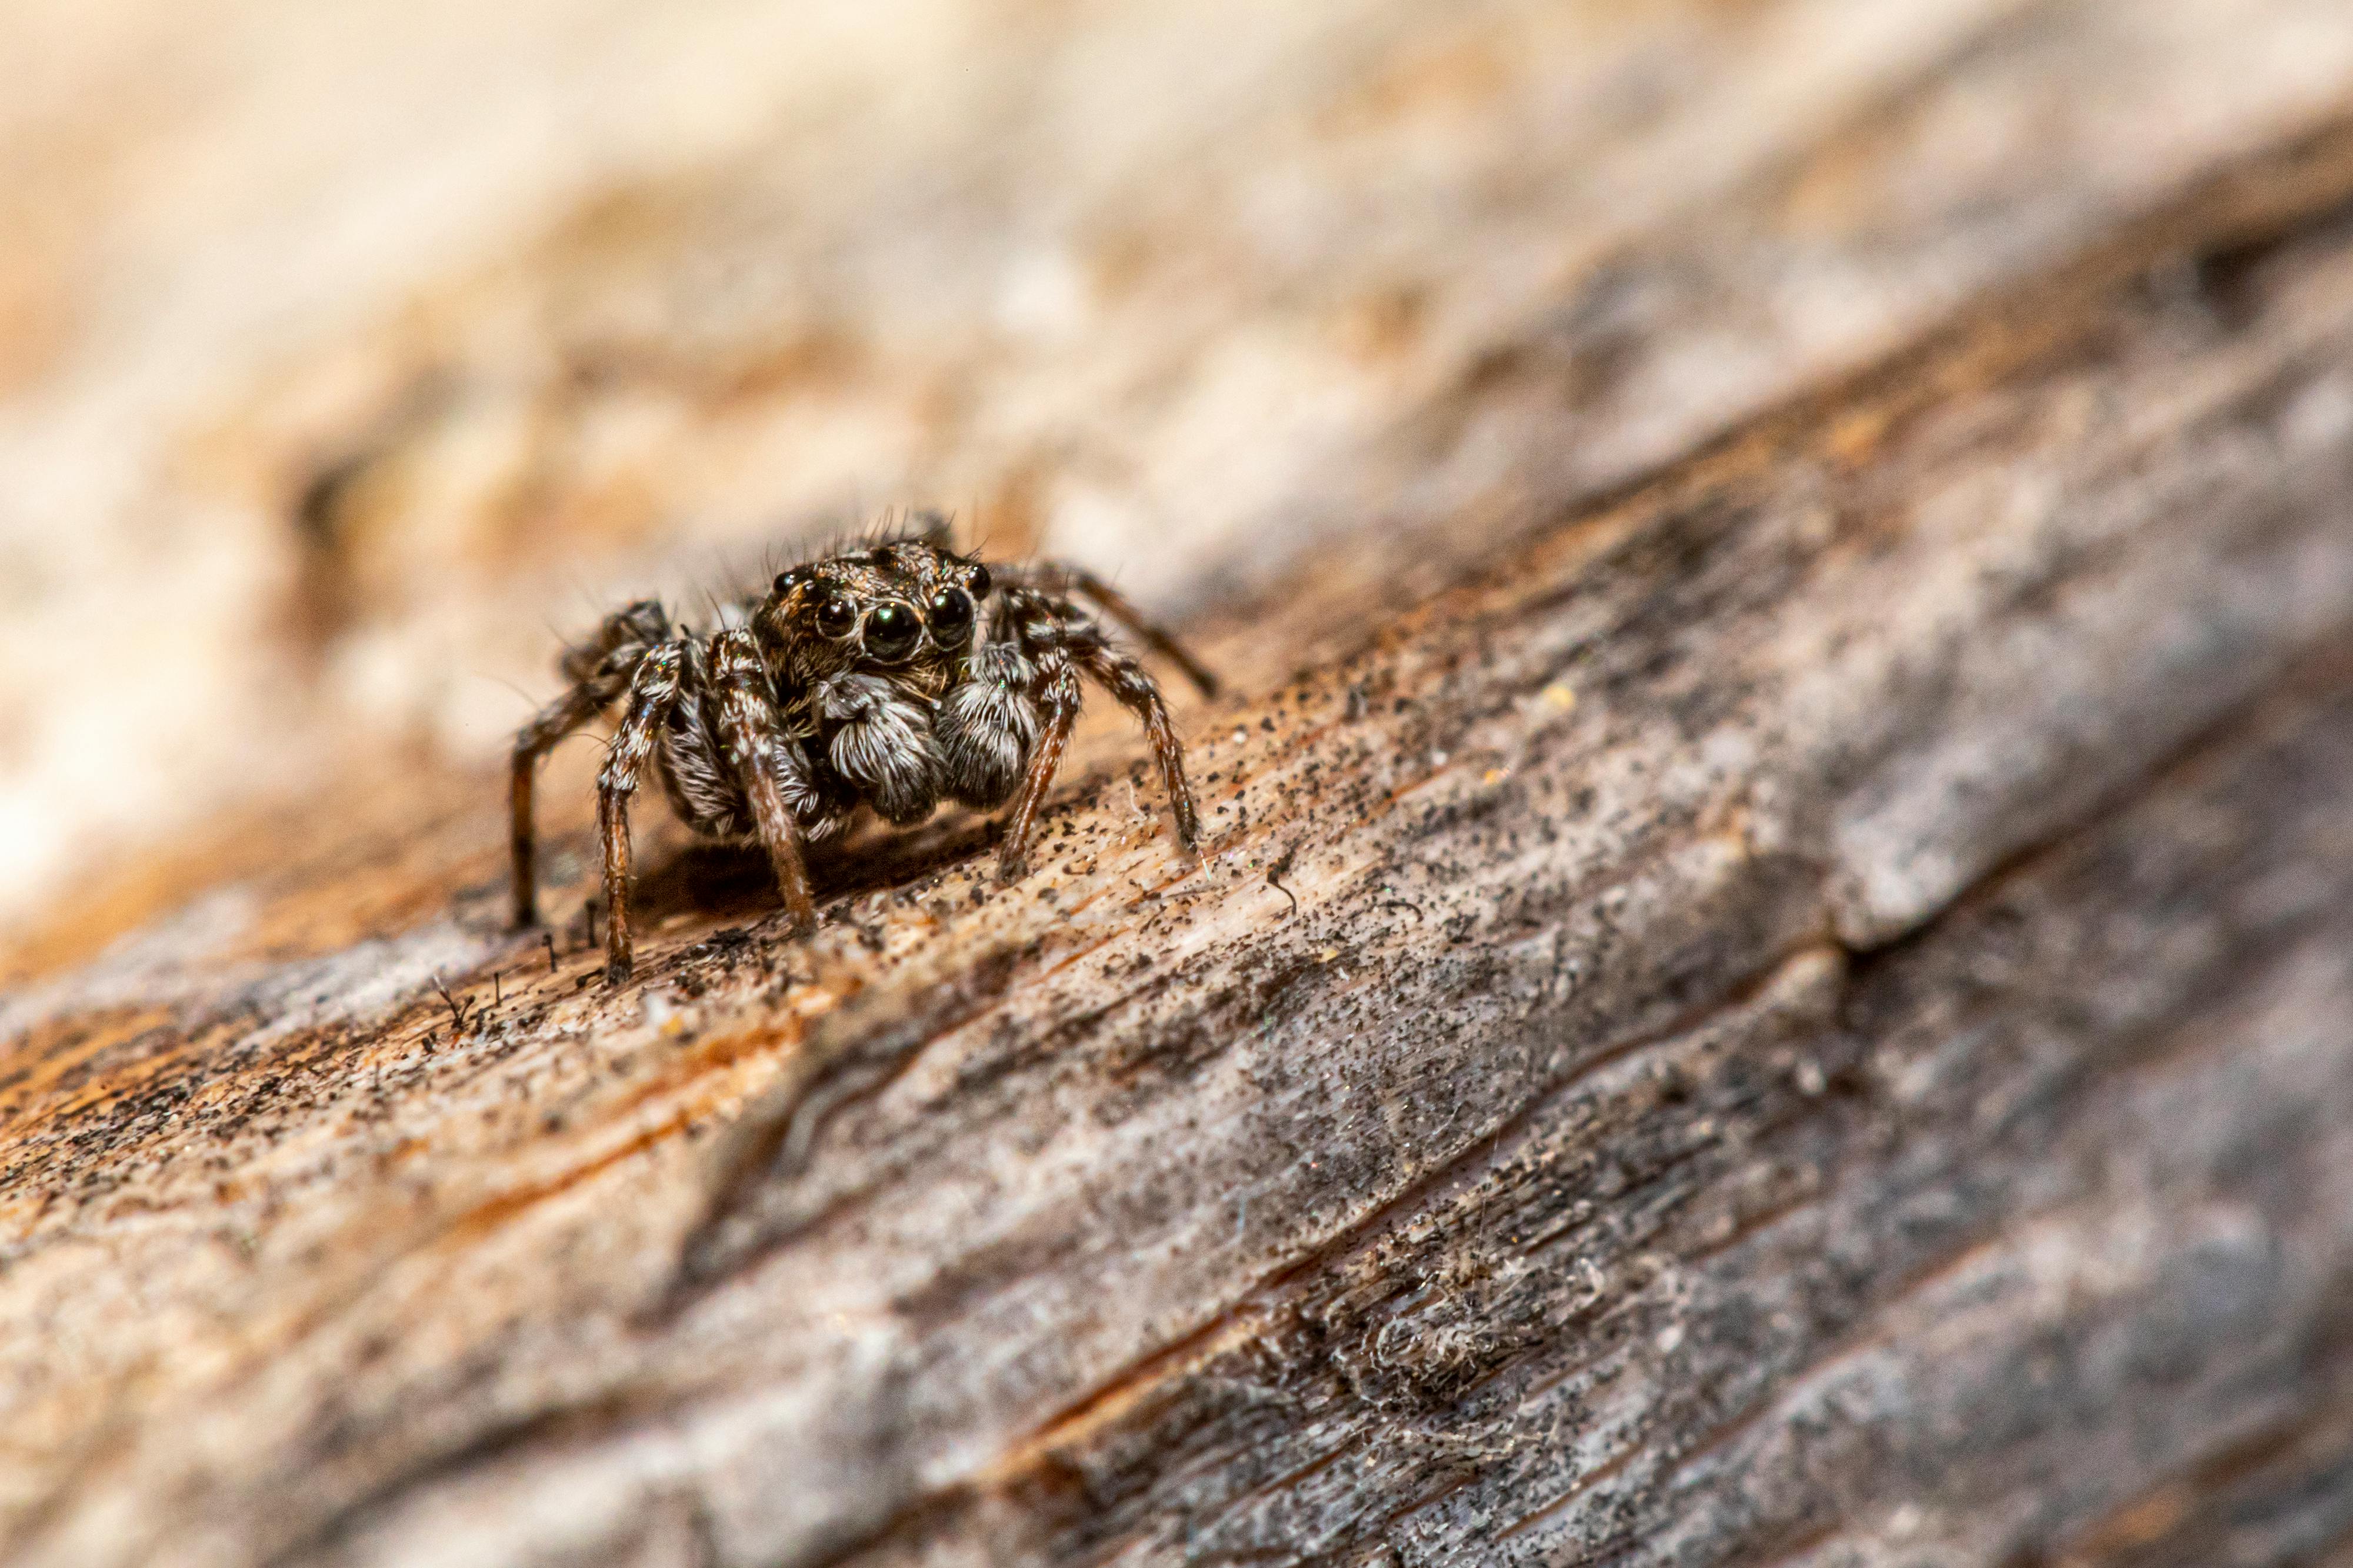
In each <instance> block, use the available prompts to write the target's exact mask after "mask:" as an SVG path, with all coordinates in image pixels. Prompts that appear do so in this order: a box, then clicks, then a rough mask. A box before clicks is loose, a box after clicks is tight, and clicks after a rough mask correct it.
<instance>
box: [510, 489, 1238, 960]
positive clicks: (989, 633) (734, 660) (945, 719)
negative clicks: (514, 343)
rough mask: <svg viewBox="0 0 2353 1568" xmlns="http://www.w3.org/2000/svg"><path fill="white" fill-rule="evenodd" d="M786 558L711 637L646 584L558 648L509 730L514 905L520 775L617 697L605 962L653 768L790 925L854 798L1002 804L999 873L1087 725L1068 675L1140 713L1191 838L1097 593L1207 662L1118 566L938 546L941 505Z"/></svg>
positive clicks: (1162, 752) (1149, 701) (1149, 683)
mask: <svg viewBox="0 0 2353 1568" xmlns="http://www.w3.org/2000/svg"><path fill="white" fill-rule="evenodd" d="M919 522H920V524H921V527H920V531H918V532H916V533H913V534H912V535H908V536H904V537H899V538H892V539H885V540H882V541H881V542H877V543H874V544H872V545H871V546H869V547H867V548H865V549H861V550H857V551H853V552H849V553H845V554H838V555H831V556H828V557H826V558H825V559H823V560H819V561H815V562H811V563H807V564H804V565H800V566H796V567H793V568H792V569H791V570H789V571H786V572H782V573H779V574H777V575H776V581H775V583H774V584H772V585H771V586H770V589H769V591H768V593H767V594H766V595H764V596H762V597H759V598H757V599H747V600H745V601H744V603H743V605H741V612H740V615H739V616H723V617H722V619H723V621H738V622H740V624H730V625H723V626H722V627H721V628H720V629H718V630H716V631H713V632H712V633H710V634H709V635H708V636H700V635H697V634H695V633H693V632H691V631H689V630H687V629H685V628H683V627H681V626H678V625H676V624H675V623H673V622H672V621H671V620H670V616H669V615H668V613H667V612H665V611H664V610H663V608H662V606H661V605H660V603H659V601H657V600H653V599H644V600H640V601H638V603H636V604H634V605H629V606H628V608H626V609H623V610H620V611H617V612H616V613H615V614H613V615H611V616H607V617H606V619H605V621H604V623H603V624H602V625H601V626H598V627H597V628H596V635H595V636H594V637H591V638H590V639H589V640H588V641H587V642H586V644H583V645H581V646H579V647H574V648H572V649H570V650H568V651H567V652H566V653H565V655H564V658H563V659H562V660H561V662H560V664H559V667H558V668H560V669H561V671H562V673H563V675H564V678H565V679H566V680H568V681H570V682H571V686H570V689H568V690H566V691H565V693H564V695H563V696H561V697H559V698H557V699H556V700H554V702H552V703H550V704H549V705H548V706H547V707H546V708H545V709H544V710H543V711H541V713H540V714H539V715H538V717H536V718H534V719H533V721H531V722H530V723H529V724H526V725H525V726H523V728H522V731H521V732H520V733H518V734H517V735H516V736H515V742H514V772H513V779H512V790H513V793H512V808H513V822H512V849H513V855H514V920H515V924H516V925H517V926H518V927H522V926H529V925H533V924H534V923H536V922H537V921H538V918H539V908H538V896H537V886H536V871H535V868H534V866H533V851H534V837H535V830H534V827H533V813H532V791H533V779H534V777H535V774H536V773H537V770H538V765H539V761H540V759H541V758H542V757H543V756H545V755H546V754H547V753H548V752H550V751H552V750H553V749H554V746H555V744H556V742H559V741H561V740H563V739H564V738H565V736H567V735H569V734H571V733H572V732H573V731H575V730H578V729H579V728H580V727H581V726H583V725H585V724H586V723H588V722H589V721H592V720H595V719H596V718H597V717H599V716H600V715H602V714H604V713H605V712H606V711H607V710H609V709H611V708H612V707H613V706H614V705H615V704H616V703H619V704H621V705H622V707H621V717H620V721H619V723H618V724H617V725H616V726H615V728H614V731H613V738H612V741H611V742H610V744H609V746H608V748H607V752H606V757H605V766H604V769H603V771H602V772H601V773H599V774H598V775H597V779H596V801H597V813H596V827H597V834H598V837H599V838H600V840H601V841H602V845H603V848H604V856H605V903H606V909H607V922H606V963H605V977H606V979H607V982H608V983H611V984H619V983H621V982H622V981H624V980H626V979H628V975H629V972H630V969H631V967H632V963H631V947H630V942H631V937H630V931H629V858H630V851H629V801H630V797H631V795H633V794H634V793H635V791H636V789H637V786H638V779H639V777H640V776H641V775H642V774H643V773H644V772H645V768H646V764H647V763H649V762H650V763H653V764H654V767H655V771H656V773H658V774H659V777H660V779H661V783H662V788H663V791H664V793H665V794H667V795H669V797H670V805H671V806H672V807H673V808H674V809H675V810H676V811H677V813H678V815H679V817H680V818H681V820H682V821H684V822H685V823H686V825H687V826H689V827H691V828H692V829H693V830H694V831H695V832H697V833H699V834H702V835H704V836H705V837H712V838H719V839H729V840H735V841H743V840H746V839H756V840H758V841H759V843H760V845H761V846H762V847H764V848H765V850H766V851H767V854H768V861H769V864H770V866H771V867H772V868H774V870H775V872H776V887H777V890H778V891H779V892H780V893H781V894H782V895H783V897H784V903H785V908H786V911H787V912H788V914H789V916H790V918H791V922H792V928H793V931H794V932H795V934H799V933H802V932H806V931H809V930H811V929H813V928H814V927H815V925H816V924H817V905H816V903H815V901H814V900H812V898H811V897H810V894H809V881H808V870H807V866H806V864H805V863H804V859H803V851H804V847H806V846H807V845H808V844H811V843H815V842H818V841H821V840H823V839H826V838H829V837H833V836H834V835H836V834H838V833H839V832H840V831H841V829H842V828H843V827H844V826H846V825H847V824H848V823H849V819H850V817H851V816H852V814H854V813H855V812H856V811H857V809H858V808H859V807H860V805H866V806H871V807H872V808H873V810H874V811H875V813H876V814H877V815H878V816H881V817H882V819H883V820H885V821H886V822H889V823H892V825H894V826H909V825H912V824H913V823H916V822H920V821H922V820H923V818H924V817H926V816H929V815H931V813H932V810H933V809H934V807H935V806H936V805H939V803H940V802H941V801H943V800H954V801H958V802H961V803H962V804H964V805H968V806H973V807H975V808H977V809H980V810H984V811H985V810H990V809H994V808H995V807H997V806H999V805H1004V804H1005V802H1006V801H1007V800H1008V799H1011V800H1012V801H1013V803H1014V805H1013V811H1012V815H1011V816H1010V817H1009V818H1008V821H1007V824H1006V828H1005V836H1004V839H1003V841H1002V843H1001V845H1000V847H999V848H998V850H997V869H998V875H999V876H1000V877H1001V878H1002V879H1006V880H1010V879H1013V878H1015V877H1018V876H1019V875H1020V873H1021V870H1022V868H1023V866H1024V864H1025V862H1026V860H1027V858H1028V856H1029V844H1030V839H1031V837H1032V836H1033V835H1034V833H1035V831H1036V828H1037V823H1038V812H1039V807H1040V806H1042V805H1044V804H1045V800H1046V792H1047V790H1048V788H1049V787H1050V786H1051V784H1053V781H1054V774H1055V772H1056V770H1057V769H1058V768H1059V767H1060V764H1061V761H1062V752H1063V748H1064V747H1065V746H1066V745H1067V744H1068V743H1069V741H1070V737H1071V725H1072V724H1073V723H1074V722H1075V721H1077V719H1078V715H1079V706H1080V701H1081V689H1080V677H1082V676H1085V677H1087V678H1088V679H1092V680H1093V681H1095V682H1096V683H1097V684H1099V685H1101V686H1102V687H1103V688H1104V689H1107V690H1108V691H1110V692H1111V694H1112V695H1113V697H1115V698H1117V699H1118V700H1120V702H1121V703H1123V704H1124V706H1125V707H1126V708H1127V709H1128V710H1130V711H1131V712H1133V713H1134V714H1135V716H1136V717H1137V718H1138V719H1140V720H1142V721H1144V728H1145V733H1146V734H1147V735H1148V736H1150V738H1151V742H1152V750H1153V753H1154V755H1155V757H1156V758H1157V759H1158V760H1159V763H1160V777H1161V782H1162V783H1163V784H1165V785H1166V789H1167V793H1168V804H1169V808H1170V811H1171V813H1172V815H1173V816H1174V817H1175V819H1176V841H1177V843H1178V845H1179V846H1181V847H1183V848H1184V849H1185V850H1186V852H1187V853H1188V854H1189V853H1191V852H1192V851H1193V850H1194V848H1195V847H1196V846H1197V845H1198V841H1199V838H1200V832H1201V826H1200V814H1199V812H1198V810H1197V809H1196V807H1195V805H1194V804H1193V792H1192V789H1191V787H1190V786H1189V785H1187V783H1186V782H1185V753H1184V749H1183V747H1182V746H1181V745H1180V744H1179V743H1178V742H1177V739H1176V727H1175V725H1174V724H1172V723H1171V722H1170V721H1169V717H1168V705H1167V703H1166V700H1163V698H1162V697H1161V694H1160V687H1159V685H1158V683H1156V682H1155V680H1154V679H1152V677H1151V675H1150V674H1149V673H1147V672H1146V671H1145V668H1144V667H1143V666H1142V665H1141V664H1139V663H1137V662H1136V660H1135V659H1134V658H1132V657H1130V656H1129V655H1128V654H1126V653H1124V652H1123V651H1122V650H1121V649H1120V648H1118V647H1115V646H1113V644H1112V643H1111V642H1109V641H1108V640H1106V638H1105V637H1104V635H1103V629H1102V627H1101V626H1098V625H1097V624H1096V622H1095V619H1094V616H1092V615H1091V614H1090V613H1089V612H1088V610H1087V609H1086V608H1084V607H1082V605H1081V604H1080V603H1079V601H1080V600H1086V601H1091V602H1092V605H1094V607H1095V608H1096V609H1097V610H1099V611H1100V612H1102V613H1103V614H1104V615H1106V616H1109V617H1110V618H1111V619H1112V620H1114V621H1116V622H1118V623H1120V624H1121V625H1123V626H1125V627H1126V628H1127V629H1128V630H1129V631H1130V632H1132V633H1134V635H1135V636H1136V637H1138V638H1140V639H1141V640H1142V641H1143V642H1144V643H1145V645H1146V646H1147V647H1151V648H1153V649H1154V650H1155V651H1156V652H1158V653H1160V654H1162V655H1163V656H1165V657H1166V658H1168V659H1169V660H1170V661H1172V662H1173V663H1175V664H1176V666H1177V668H1180V669H1182V670H1183V671H1184V672H1185V674H1186V676H1187V678H1188V679H1190V680H1191V681H1192V683H1193V684H1194V685H1195V686H1197V687H1198V688H1199V689H1200V690H1201V692H1202V694H1203V695H1204V696H1215V695H1216V694H1217V689H1218V682H1217V679H1216V677H1214V676H1213V675H1211V674H1210V673H1209V671H1208V669H1206V668H1203V667H1202V666H1201V665H1200V663H1199V662H1198V661H1197V660H1196V659H1195V658H1193V657H1192V656H1191V655H1190V654H1188V653H1187V652H1186V651H1185V650H1184V649H1183V648H1182V647H1179V646H1178V645H1177V644H1176V640H1175V639H1174V638H1172V637H1170V636H1169V635H1168V634H1167V633H1166V632H1165V631H1163V630H1161V629H1160V628H1159V627H1157V626H1154V625H1152V624H1151V623H1150V622H1148V621H1146V620H1145V618H1144V617H1143V616H1141V615H1140V614H1139V613H1138V612H1137V610H1136V609H1135V606H1134V605H1131V604H1129V603H1128V601H1127V600H1126V599H1124V597H1122V596H1121V595H1119V594H1118V593H1117V592H1116V591H1115V590H1114V589H1113V588H1112V587H1111V586H1110V585H1109V584H1105V583H1103V582H1102V581H1101V580H1100V579H1098V578H1096V577H1093V576H1092V575H1090V574H1087V573H1085V572H1083V571H1081V570H1079V569H1078V568H1076V567H1072V566H1065V565H1060V564H1056V563H1036V564H1032V565H1027V566H999V567H998V568H997V569H996V570H994V571H992V570H991V569H990V568H989V567H987V566H985V565H983V564H982V563H980V562H979V561H978V560H977V559H976V558H975V557H973V556H970V555H959V554H956V553H955V552H953V551H952V550H950V549H949V548H948V537H947V528H946V521H945V520H944V518H941V517H939V516H938V515H937V514H923V516H922V517H921V518H920V519H919Z"/></svg>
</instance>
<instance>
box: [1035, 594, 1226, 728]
mask: <svg viewBox="0 0 2353 1568" xmlns="http://www.w3.org/2000/svg"><path fill="white" fill-rule="evenodd" d="M1001 575H1002V576H1003V578H1004V580H1005V581H1006V582H1008V583H1011V584H1019V585H1021V586H1023V587H1029V588H1035V589H1037V590H1038V591H1039V592H1040V593H1043V594H1048V595H1054V596H1057V597H1060V596H1065V595H1072V594H1076V595H1079V596H1080V597H1081V598H1084V599H1091V600H1092V601H1093V602H1094V604H1095V605H1096V606H1097V607H1098V608H1100V609H1101V610H1102V611H1103V614H1104V615H1106V616H1110V617H1111V618H1112V619H1113V620H1114V621H1116V622H1118V623H1119V624H1120V625H1121V626H1124V627H1125V628H1126V629H1127V631H1128V632H1129V633H1130V634H1131V635H1132V636H1134V637H1135V638H1136V640H1137V641H1139V642H1141V643H1143V644H1144V646H1145V647H1148V648H1150V649H1152V651H1153V652H1155V653H1156V654H1158V655H1159V656H1160V657H1161V658H1165V659H1166V660H1167V661H1168V662H1169V663H1171V664H1173V665H1175V666H1176V668H1179V669H1181V670H1183V671H1184V672H1185V679H1187V680H1189V681H1191V682H1192V683H1193V686H1194V689H1197V690H1198V691H1199V692H1200V694H1201V695H1202V696H1204V697H1215V696H1216V695H1217V694H1218V689H1219V688H1218V677H1217V674H1216V672H1215V671H1213V670H1211V669H1210V668H1209V667H1208V666H1207V665H1205V664H1203V663H1202V662H1201V661H1200V660H1199V659H1198V658H1194V657H1193V655H1192V654H1191V653H1190V652H1189V651H1187V648H1186V647H1185V645H1184V644H1182V643H1180V642H1178V641H1177V640H1176V636H1175V634H1174V633H1172V632H1170V631H1169V630H1168V629H1167V628H1166V627H1165V626H1161V625H1160V624H1159V623H1157V622H1155V621H1154V620H1152V619H1151V618H1149V617H1148V616H1145V613H1144V612H1143V611H1142V610H1139V609H1137V608H1136V607H1135V604H1134V601H1133V600H1131V599H1130V598H1129V597H1128V596H1127V595H1124V594H1123V593H1121V592H1120V591H1119V590H1118V589H1116V588H1114V587H1113V586H1112V585H1111V584H1108V583H1106V582H1104V581H1103V579H1102V578H1100V577H1098V576H1096V575H1095V574H1093V573H1092V572H1090V571H1088V570H1087V569H1086V568H1085V567H1083V566H1072V565H1069V564H1067V563H1063V562H1060V561H1039V562H1033V563H1029V564H1027V565H1020V566H1009V567H1008V568H1006V569H1005V571H1004V572H1003V573H1002V574H1001ZM1131 706H1133V704H1131Z"/></svg>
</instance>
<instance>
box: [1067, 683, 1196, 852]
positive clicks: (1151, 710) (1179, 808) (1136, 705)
mask: <svg viewBox="0 0 2353 1568" xmlns="http://www.w3.org/2000/svg"><path fill="white" fill-rule="evenodd" d="M1073 651H1074V655H1075V657H1076V658H1077V660H1078V665H1079V668H1081V669H1082V670H1084V671H1085V672H1086V673H1087V675H1088V676H1089V677H1090V678H1092V679H1093V680H1094V681H1095V683H1096V684H1097V685H1099V686H1101V687H1102V688H1103V689H1104V690H1106V691H1108V692H1110V693H1111V694H1112V695H1113V697H1115V698H1117V699H1119V701H1120V705H1121V706H1122V707H1124V708H1125V709H1126V710H1128V711H1129V712H1131V713H1133V714H1134V715H1135V716H1136V717H1137V718H1138V719H1140V720H1142V721H1144V732H1145V734H1146V735H1148V736H1150V737H1151V740H1152V754H1153V756H1154V757H1155V758H1156V759H1158V761H1159V763H1160V782H1161V784H1162V785H1163V786H1164V787H1165V788H1166V790H1167V792H1168V809H1169V811H1170V813H1171V814H1172V815H1174V816H1175V817H1176V842H1177V844H1178V845H1179V846H1181V847H1183V848H1184V849H1185V851H1186V852H1187V854H1190V853H1191V852H1192V851H1193V850H1195V849H1197V848H1198V847H1200V843H1201V814H1200V810H1199V808H1198V806H1196V805H1194V804H1193V786H1192V785H1191V784H1187V782H1186V779H1185V748H1184V746H1183V744H1182V743H1181V742H1178V741H1177V739H1176V725H1175V724H1174V723H1172V722H1171V721H1169V718H1168V702H1167V700H1166V698H1164V697H1162V696H1161V695H1160V685H1159V682H1157V681H1155V680H1154V679H1152V677H1151V676H1150V675H1149V674H1147V673H1146V672H1145V668H1144V667H1143V666H1142V665H1140V664H1138V663H1136V662H1135V660H1134V659H1132V658H1128V657H1127V655H1125V654H1124V653H1122V652H1120V651H1119V650H1118V649H1117V648H1114V647H1105V646H1104V645H1103V644H1102V643H1101V642H1087V641H1078V642H1077V643H1076V647H1074V650H1073Z"/></svg>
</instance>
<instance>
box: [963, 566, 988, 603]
mask: <svg viewBox="0 0 2353 1568" xmlns="http://www.w3.org/2000/svg"><path fill="white" fill-rule="evenodd" d="M965 587H966V588H969V589H970V590H972V596H973V597H974V598H976V599H986V598H987V597H988V568H987V567H986V566H983V565H982V564H981V563H978V562H977V561H976V562H974V563H973V566H972V577H971V579H970V580H969V581H968V582H966V583H965Z"/></svg>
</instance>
